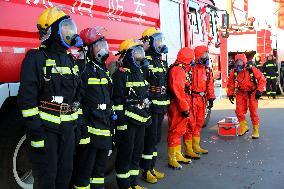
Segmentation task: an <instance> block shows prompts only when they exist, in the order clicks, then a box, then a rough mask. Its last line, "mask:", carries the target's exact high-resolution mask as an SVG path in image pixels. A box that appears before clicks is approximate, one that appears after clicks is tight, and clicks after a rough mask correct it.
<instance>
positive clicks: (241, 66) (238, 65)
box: [235, 59, 245, 72]
mask: <svg viewBox="0 0 284 189" xmlns="http://www.w3.org/2000/svg"><path fill="white" fill-rule="evenodd" d="M235 68H236V71H237V72H241V71H243V70H244V68H245V65H244V62H243V61H242V60H240V59H238V60H236V62H235Z"/></svg>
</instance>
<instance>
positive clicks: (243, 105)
mask: <svg viewBox="0 0 284 189" xmlns="http://www.w3.org/2000/svg"><path fill="white" fill-rule="evenodd" d="M248 109H249V111H250V117H251V121H252V124H253V125H258V124H259V117H258V113H257V109H258V100H257V99H256V98H255V92H253V93H252V94H250V95H249V94H248V93H245V92H240V91H239V92H237V94H236V115H237V117H238V120H239V122H241V121H245V120H246V113H247V111H248Z"/></svg>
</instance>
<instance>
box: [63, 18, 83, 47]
mask: <svg viewBox="0 0 284 189" xmlns="http://www.w3.org/2000/svg"><path fill="white" fill-rule="evenodd" d="M58 34H59V36H60V39H61V42H62V44H63V45H64V46H65V47H67V48H71V47H72V46H75V47H81V46H83V41H82V39H81V38H80V37H79V35H78V34H77V26H76V24H75V22H74V21H73V20H72V19H70V18H69V19H64V20H62V21H61V22H60V23H59V30H58Z"/></svg>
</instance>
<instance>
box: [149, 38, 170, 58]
mask: <svg viewBox="0 0 284 189" xmlns="http://www.w3.org/2000/svg"><path fill="white" fill-rule="evenodd" d="M151 37H152V38H153V49H154V51H155V52H156V53H158V54H167V53H168V47H167V46H166V45H165V43H164V37H163V34H162V33H156V34H154V35H152V36H151Z"/></svg>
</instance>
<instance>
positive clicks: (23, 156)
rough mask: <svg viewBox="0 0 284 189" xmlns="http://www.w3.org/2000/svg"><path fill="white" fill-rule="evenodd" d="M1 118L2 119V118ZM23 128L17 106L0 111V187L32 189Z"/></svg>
mask: <svg viewBox="0 0 284 189" xmlns="http://www.w3.org/2000/svg"><path fill="white" fill-rule="evenodd" d="M2 116H3V117H2ZM24 133H25V127H24V124H23V120H22V117H21V114H20V111H19V110H18V109H17V106H12V107H11V105H9V108H5V111H1V119H0V162H1V164H0V166H1V167H0V175H1V177H0V186H1V188H2V187H3V188H6V189H19V188H24V189H32V183H33V177H32V172H31V164H30V163H29V160H28V154H27V147H28V146H27V142H26V137H25V135H24Z"/></svg>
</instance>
